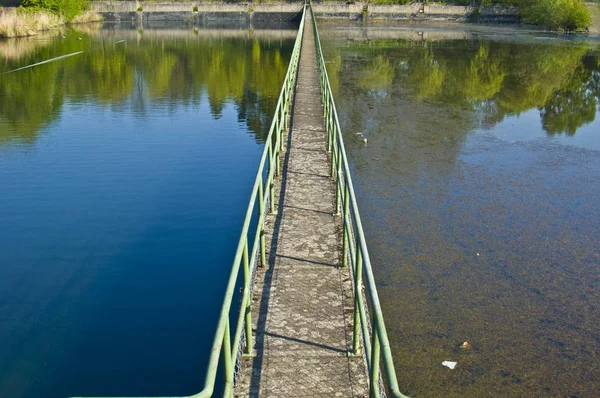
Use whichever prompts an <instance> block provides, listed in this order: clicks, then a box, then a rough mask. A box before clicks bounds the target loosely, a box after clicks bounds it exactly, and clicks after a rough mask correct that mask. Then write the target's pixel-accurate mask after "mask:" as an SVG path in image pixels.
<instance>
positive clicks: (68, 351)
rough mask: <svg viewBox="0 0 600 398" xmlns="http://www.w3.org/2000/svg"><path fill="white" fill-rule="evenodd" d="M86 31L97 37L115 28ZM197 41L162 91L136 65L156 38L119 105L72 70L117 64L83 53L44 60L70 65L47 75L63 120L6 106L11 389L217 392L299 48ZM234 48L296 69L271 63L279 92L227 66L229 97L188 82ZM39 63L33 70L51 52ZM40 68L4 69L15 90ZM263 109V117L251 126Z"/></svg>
mask: <svg viewBox="0 0 600 398" xmlns="http://www.w3.org/2000/svg"><path fill="white" fill-rule="evenodd" d="M86 40H87V41H88V42H89V43H91V44H97V43H98V42H99V41H100V40H102V34H100V35H99V36H94V37H89V38H88V37H86ZM196 40H197V41H198V42H203V44H202V45H198V46H196V47H194V46H193V45H192V46H188V45H187V44H185V42H184V40H176V39H172V40H169V44H170V45H171V47H172V48H173V49H174V50H172V53H173V54H177V57H175V56H174V59H175V61H173V62H175V64H174V66H173V64H172V63H171V62H169V65H171V67H172V68H173V69H172V70H171V72H170V73H168V74H167V79H166V80H165V81H160V82H159V83H161V84H162V86H161V87H162V89H161V90H162V91H160V90H159V91H160V93H159V94H153V91H152V90H153V89H154V90H155V92H156V85H157V84H158V83H156V82H152V81H151V79H153V78H154V77H156V79H157V80H158V76H159V74H160V73H161V71H160V70H159V67H158V66H157V67H156V68H157V69H156V70H151V71H150V73H147V72H146V73H147V76H146V77H144V75H143V73H144V70H142V68H141V67H140V66H139V65H138V64H136V62H137V60H139V59H140V58H142V57H144V56H148V57H149V58H150V59H152V53H151V52H150V51H146V48H149V49H152V48H153V47H155V46H154V44H155V43H154V42H153V41H147V42H143V41H142V42H141V43H138V44H137V47H136V46H135V43H133V42H132V43H130V47H128V49H127V50H125V56H126V59H127V61H126V63H125V64H123V65H120V66H118V68H121V69H120V70H121V71H125V72H123V73H132V76H133V85H132V86H131V89H130V90H129V89H127V87H126V89H125V90H124V95H122V96H118V97H119V98H118V99H116V100H110V101H108V102H107V101H103V93H101V90H102V87H101V84H102V83H103V81H102V79H99V80H98V79H96V80H92V82H93V83H94V84H89V85H85V89H82V90H79V92H77V93H76V94H71V93H70V92H69V89H68V86H69V85H76V84H79V83H80V80H77V81H76V80H71V79H70V77H69V76H74V75H75V73H76V70H77V69H80V70H81V69H85V68H87V67H88V66H89V65H92V67H96V66H97V65H100V66H98V67H97V68H98V69H100V68H101V67H102V65H103V63H102V62H97V61H96V60H94V61H89V62H90V63H89V64H84V61H86V60H84V59H83V58H79V59H75V57H73V59H70V60H69V61H68V62H63V63H62V64H61V63H60V62H62V61H59V64H58V65H56V64H54V65H50V64H49V65H44V66H40V67H39V68H54V69H52V70H50V72H48V75H49V77H47V78H44V79H43V80H44V82H47V81H48V79H50V80H51V83H52V84H54V85H56V87H58V88H56V87H54V86H53V88H52V90H54V91H52V93H53V95H54V96H55V97H58V96H60V101H61V102H60V104H59V106H58V107H56V108H57V109H55V111H54V113H53V114H52V115H51V117H47V118H46V116H49V115H47V112H45V110H44V109H41V108H40V109H29V110H27V111H26V112H31V113H33V114H41V115H38V116H40V118H42V119H44V118H46V119H44V120H45V121H44V122H43V123H40V127H39V128H36V129H34V133H33V138H32V134H30V133H29V132H23V128H22V125H23V124H20V122H22V121H19V120H18V115H17V113H18V112H15V111H11V112H8V111H6V112H2V111H0V138H2V137H4V138H3V139H2V140H0V397H2V398H16V397H38V398H40V397H44V398H51V397H66V396H73V395H76V396H86V395H87V396H89V395H92V396H101V395H106V396H117V395H118V396H124V395H138V396H145V395H147V396H158V395H169V396H173V395H189V394H193V393H197V392H199V391H200V390H201V389H202V387H203V382H204V377H205V372H206V363H207V359H208V354H209V352H210V345H211V344H212V338H213V334H214V332H215V328H216V319H217V316H218V312H219V310H220V308H221V304H222V299H223V293H224V288H225V283H226V279H227V278H228V276H229V271H230V267H231V262H232V260H233V255H234V252H235V248H236V246H237V241H238V238H239V233H240V229H241V225H242V221H243V217H244V215H245V212H246V207H247V204H248V199H249V196H250V191H251V188H252V184H253V180H254V176H255V173H256V170H257V167H258V161H259V159H260V154H261V153H262V148H263V144H262V139H261V138H260V137H261V136H264V135H265V134H266V132H267V131H266V128H267V127H268V124H269V123H270V120H271V108H273V105H274V103H275V101H276V99H277V94H278V88H279V87H280V85H281V83H282V79H280V78H279V76H281V77H283V74H284V73H285V67H286V66H287V60H288V59H289V54H290V53H291V46H290V44H291V41H289V40H282V41H280V40H274V41H273V42H271V41H264V40H263V41H262V42H258V41H253V40H251V39H230V40H229V41H222V40H221V41H217V43H213V44H210V43H209V44H207V41H206V40H198V39H196ZM163 42H164V40H163ZM219 45H221V46H222V47H224V48H225V49H228V48H230V47H233V48H234V49H235V51H237V52H238V53H237V54H238V58H243V59H244V60H248V59H250V58H251V56H252V51H253V48H254V49H255V48H256V46H259V48H260V49H261V50H262V52H261V54H263V55H264V56H269V54H270V56H272V57H274V58H277V59H279V60H280V62H279V63H280V64H281V66H280V68H279V69H283V72H281V70H279V69H278V70H276V71H273V70H271V72H270V73H271V74H272V79H271V80H272V81H269V84H270V86H272V87H276V88H277V89H272V88H271V87H270V86H269V87H266V86H265V85H264V84H262V83H261V80H260V79H255V78H254V77H253V75H252V74H251V69H250V68H238V69H235V68H232V67H229V66H228V65H226V64H225V63H224V61H222V59H221V60H220V62H221V63H220V66H219V64H217V68H223V70H226V71H227V76H228V79H230V81H221V82H216V83H217V86H218V87H225V88H224V92H221V93H217V94H214V92H211V91H210V87H209V88H208V89H207V86H206V85H203V84H199V83H197V82H194V81H192V80H190V81H189V83H188V84H187V85H186V84H185V83H183V84H182V82H181V74H182V73H183V74H184V75H185V71H186V70H193V71H195V72H197V73H198V74H204V75H206V74H207V73H209V70H208V69H204V70H203V69H202V67H201V66H198V64H197V63H196V64H193V62H192V61H193V60H194V57H196V59H197V58H198V57H200V58H206V57H208V58H209V59H207V60H206V61H207V64H211V63H213V64H214V63H215V62H219V60H218V59H217V55H218V54H204V53H201V51H202V49H203V48H206V46H209V47H211V46H216V47H218V46H219ZM203 46H204V47H203ZM163 48H164V43H163ZM176 50H177V51H176ZM44 51H46V52H45V53H42V54H40V55H39V58H40V60H41V59H43V57H45V56H47V50H44ZM255 51H256V50H255ZM221 54H222V53H221ZM184 55H185V56H184ZM233 55H236V54H233ZM27 57H28V58H27V59H22V60H21V63H23V64H26V63H29V62H31V61H32V58H35V54H34V55H33V56H32V55H31V54H29V53H28V55H27ZM107 57H108V56H107ZM211 57H212V58H211ZM234 58H235V57H234ZM103 61H104V65H106V64H109V65H110V64H112V65H115V61H114V60H113V59H110V58H109V59H103ZM86 62H87V61H86ZM232 62H233V61H232ZM10 63H11V65H9V66H10V67H14V66H18V64H19V60H14V59H13V60H11V61H10ZM245 63H246V61H243V60H242V62H241V64H242V66H243V65H244V64H245ZM156 64H160V63H159V62H156ZM36 68H38V67H36ZM33 69H34V68H32V69H31V70H29V71H22V72H16V73H13V74H10V75H7V76H8V77H6V76H3V77H2V78H1V79H0V92H1V91H2V90H3V89H2V85H5V88H7V87H9V85H18V84H19V83H20V82H23V83H24V84H25V85H27V82H26V81H27V80H28V79H31V76H33V75H31V74H32V73H45V70H44V71H40V72H38V71H36V72H32V71H33ZM129 69H131V72H130V71H129ZM19 73H22V74H21V75H19ZM282 73H283V74H282ZM8 79H14V80H10V81H9V80H8ZM107 79H109V78H107ZM107 81H108V82H109V83H110V80H107ZM236 82H239V83H236ZM227 84H229V86H226V85H227ZM236 84H238V85H241V86H240V87H238V86H237V85H236ZM261 84H262V85H261ZM10 87H12V86H10ZM60 87H67V88H66V89H65V90H66V91H61V90H62V89H61V88H60ZM228 87H233V89H229V88H228ZM27 89H28V90H31V91H34V92H35V91H36V90H38V91H43V90H45V89H46V88H43V89H40V88H36V87H35V86H29V87H27ZM228 90H229V91H228ZM236 90H237V91H241V92H242V93H243V96H242V97H240V96H239V95H238V93H237V92H236ZM81 91H83V93H82V92H81ZM6 92H9V93H12V95H16V94H15V93H16V92H17V91H16V90H13V91H10V90H8V89H6V91H5V92H4V93H6ZM7 95H8V94H7ZM39 95H45V94H44V93H39ZM217 97H218V98H217ZM0 98H1V99H2V100H3V101H6V100H7V99H8V98H10V97H8V96H5V97H4V98H2V97H1V95H0ZM53 98H54V97H53ZM248 98H250V100H248ZM14 100H15V101H18V100H19V99H18V98H14ZM25 102H27V101H25ZM140 102H143V104H144V106H142V107H140V105H139V104H140ZM265 104H266V105H265ZM5 105H6V103H5ZM246 108H248V109H250V111H248V109H246ZM250 113H253V115H255V116H256V118H258V119H259V120H261V121H262V123H258V124H257V123H254V124H253V123H251V122H250V116H248V115H249V114H250ZM256 118H255V119H256ZM15 119H17V120H16V121H15ZM250 125H252V126H253V127H254V128H251V127H249V126H250ZM256 126H258V128H256ZM234 306H235V305H234Z"/></svg>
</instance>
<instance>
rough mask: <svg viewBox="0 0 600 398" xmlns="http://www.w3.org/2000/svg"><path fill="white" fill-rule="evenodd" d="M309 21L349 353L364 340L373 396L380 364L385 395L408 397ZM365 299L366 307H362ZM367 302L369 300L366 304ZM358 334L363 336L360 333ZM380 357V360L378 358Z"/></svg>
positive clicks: (378, 390) (376, 391)
mask: <svg viewBox="0 0 600 398" xmlns="http://www.w3.org/2000/svg"><path fill="white" fill-rule="evenodd" d="M310 13H311V18H312V21H313V30H314V35H315V47H316V50H317V51H316V55H317V66H318V68H319V74H320V84H321V95H322V100H323V116H324V118H325V127H326V130H327V137H328V139H327V146H328V152H330V153H331V176H332V177H334V178H335V180H336V207H335V208H336V214H337V215H340V214H341V216H342V218H343V221H342V224H343V233H342V234H343V237H342V239H343V240H342V251H343V255H342V265H343V266H346V265H347V264H348V261H349V260H350V261H351V263H352V266H351V270H352V279H353V285H354V332H353V347H352V353H350V354H351V355H360V338H361V337H362V340H363V345H364V355H365V357H366V359H367V367H368V370H369V386H370V392H369V395H370V397H371V398H374V397H380V396H383V395H385V388H384V391H381V384H384V383H383V382H382V381H381V379H382V378H381V375H380V363H381V361H382V360H383V370H384V372H385V380H386V383H385V386H386V387H387V390H388V392H389V394H391V395H392V396H393V397H398V398H408V397H407V396H406V395H404V394H402V393H401V392H400V389H399V388H398V380H397V379H396V371H395V369H394V362H393V359H392V352H391V349H390V343H389V340H388V336H387V332H386V329H385V323H384V320H383V314H382V311H381V305H380V303H379V296H378V295H377V287H376V285H375V278H374V276H373V270H372V268H371V259H370V257H369V251H368V249H367V243H366V240H365V233H364V231H363V227H362V222H361V219H360V214H359V212H358V204H357V201H356V195H355V194H354V186H353V184H352V176H351V175H350V167H349V166H348V158H347V156H346V150H345V149H344V140H343V138H342V130H341V128H340V121H339V119H338V114H337V110H336V107H335V101H334V99H333V93H332V91H331V86H330V85H329V77H328V75H327V68H326V66H325V59H324V58H323V51H322V49H321V40H320V39H319V31H318V29H317V23H316V20H315V15H314V11H313V9H312V4H311V6H310ZM363 274H364V275H365V276H366V279H367V284H366V291H367V292H366V293H368V295H363V289H362V287H363V282H362V277H363ZM365 299H366V301H367V303H366V304H367V306H365ZM369 299H370V300H369ZM369 307H370V312H371V313H372V318H373V319H372V320H373V326H372V327H370V324H369V321H370V319H369ZM361 332H362V333H361ZM382 353H383V358H381V354H382Z"/></svg>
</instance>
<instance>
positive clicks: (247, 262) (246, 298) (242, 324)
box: [139, 8, 306, 398]
mask: <svg viewBox="0 0 600 398" xmlns="http://www.w3.org/2000/svg"><path fill="white" fill-rule="evenodd" d="M305 17H306V8H304V9H303V11H302V19H301V21H300V27H299V29H298V35H297V36H296V42H295V44H294V50H293V51H292V57H291V59H290V63H289V66H288V70H287V73H286V75H285V81H284V83H283V86H282V87H281V92H280V94H279V99H278V101H277V107H276V108H275V115H274V117H273V121H272V123H271V127H270V129H269V134H268V135H267V139H266V145H265V148H264V150H263V153H262V157H261V159H260V163H259V166H258V172H257V173H256V178H255V181H254V187H253V188H252V195H251V196H250V202H249V204H248V210H247V211H246V217H245V218H244V223H243V226H242V232H241V236H240V240H239V243H238V246H237V250H236V252H235V257H234V260H233V266H232V268H231V274H230V276H229V280H228V282H227V289H226V291H225V298H224V300H223V305H222V307H221V313H220V316H219V322H218V325H217V331H216V332H215V337H214V340H213V345H212V350H211V355H210V359H209V363H208V369H207V371H206V377H205V379H204V388H203V389H202V391H200V392H199V393H197V394H194V395H190V396H187V397H162V398H206V397H210V396H212V394H213V392H214V389H215V382H216V377H217V371H218V369H219V360H220V358H221V352H222V351H224V352H223V367H224V372H225V385H224V392H223V396H224V397H232V396H233V383H234V376H235V365H236V364H237V362H238V361H239V359H240V354H241V356H249V357H250V356H253V348H252V313H251V304H252V300H251V298H252V286H253V276H254V270H255V268H256V266H257V260H258V258H259V257H260V264H261V266H265V264H266V259H265V217H266V214H267V212H270V213H275V212H276V210H275V203H274V183H273V180H274V178H275V176H276V175H279V174H280V163H281V162H280V150H281V149H283V133H284V131H287V129H288V128H289V119H288V116H289V114H290V107H291V101H292V96H293V92H294V87H295V84H296V76H297V73H298V62H299V59H300V49H301V46H302V35H303V33H304V21H305ZM267 159H268V163H267ZM265 166H268V169H267V173H266V175H265V173H264V171H265ZM257 197H258V212H259V216H258V223H257V225H256V231H255V234H254V241H253V244H252V250H251V251H250V252H249V246H248V243H249V242H248V239H249V238H248V232H249V229H250V224H251V221H252V218H253V214H254V212H255V211H256V209H257ZM242 265H243V280H244V285H243V293H242V300H241V303H240V307H239V308H240V311H239V314H238V319H237V324H236V329H235V334H234V337H233V340H232V339H231V335H230V334H231V330H230V327H231V325H230V322H229V316H230V312H231V304H232V301H233V297H234V293H235V290H236V284H237V280H238V278H239V276H240V275H239V274H240V267H242ZM242 332H245V333H244V334H242ZM243 340H245V344H244V341H243ZM232 342H233V347H232ZM242 348H243V353H242V352H241V351H242ZM139 398H141V397H139Z"/></svg>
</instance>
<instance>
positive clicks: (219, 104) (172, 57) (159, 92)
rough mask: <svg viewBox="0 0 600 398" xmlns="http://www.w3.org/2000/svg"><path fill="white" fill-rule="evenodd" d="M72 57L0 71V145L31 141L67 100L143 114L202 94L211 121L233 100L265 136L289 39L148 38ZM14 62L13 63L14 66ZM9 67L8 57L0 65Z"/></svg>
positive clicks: (66, 47) (66, 46)
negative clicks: (3, 74)
mask: <svg viewBox="0 0 600 398" xmlns="http://www.w3.org/2000/svg"><path fill="white" fill-rule="evenodd" d="M93 44H94V45H95V47H93V48H92V49H89V50H87V51H85V52H84V53H82V54H81V55H79V56H77V57H76V58H73V59H68V60H65V61H61V62H57V63H50V64H47V65H42V66H39V67H34V68H31V69H26V70H23V71H19V72H16V73H14V74H10V75H6V77H4V78H3V81H2V84H0V142H2V141H7V140H11V139H12V138H19V139H22V140H25V141H31V140H33V139H34V138H35V136H36V134H37V133H38V132H39V131H40V129H41V128H43V126H44V125H46V124H48V123H51V122H52V121H53V120H55V119H56V118H57V117H58V116H59V115H60V110H61V108H62V106H63V103H64V101H65V98H68V99H69V101H71V102H75V103H82V102H88V101H95V102H97V103H99V104H103V105H110V106H113V107H117V106H119V105H122V104H124V103H126V102H127V101H131V103H132V106H133V107H134V108H135V109H136V110H137V111H139V113H140V114H144V113H147V112H151V111H152V109H153V108H152V107H153V106H156V105H161V106H163V109H171V110H172V109H174V108H175V107H176V106H178V105H180V104H184V105H190V104H199V101H200V98H201V97H202V96H203V95H204V94H205V95H207V97H208V101H209V104H210V109H211V112H212V114H213V116H214V117H215V118H219V117H220V116H221V113H222V110H223V108H224V106H225V105H226V104H227V103H230V102H231V103H234V104H235V105H236V107H237V110H238V116H239V119H240V120H241V121H245V122H246V123H247V125H248V127H249V128H250V129H251V130H252V131H253V132H254V133H256V134H257V137H258V138H259V139H264V137H265V136H266V134H267V133H268V128H269V121H270V118H271V117H272V114H273V112H274V110H275V105H276V101H277V97H278V95H279V91H280V88H281V84H282V82H283V78H284V76H285V73H286V70H287V64H288V61H289V56H290V54H291V44H292V43H287V42H284V43H283V45H281V43H280V42H279V41H277V42H276V43H271V42H269V41H266V40H239V39H212V40H194V41H184V40H148V41H142V42H141V43H139V44H138V45H131V44H130V45H125V44H114V43H110V44H106V43H104V42H102V43H93ZM82 49H83V48H82V45H81V42H78V41H72V42H67V41H64V42H61V45H60V46H53V45H49V46H48V47H45V48H43V49H41V50H39V51H37V52H35V53H32V54H29V55H28V56H27V57H25V59H20V60H19V62H18V65H17V66H20V65H24V64H25V65H26V64H30V63H34V62H38V61H39V60H40V59H50V58H52V57H56V56H57V55H61V54H65V53H69V52H74V51H80V50H82ZM15 65H16V64H15ZM15 65H13V64H11V62H6V63H5V64H4V65H3V66H1V67H0V68H1V69H4V70H9V69H11V68H13V67H16V66H15Z"/></svg>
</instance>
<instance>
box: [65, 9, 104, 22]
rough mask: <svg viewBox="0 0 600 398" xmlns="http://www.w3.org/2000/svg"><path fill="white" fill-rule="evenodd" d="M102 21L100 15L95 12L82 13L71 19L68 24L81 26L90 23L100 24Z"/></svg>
mask: <svg viewBox="0 0 600 398" xmlns="http://www.w3.org/2000/svg"><path fill="white" fill-rule="evenodd" d="M103 20H104V18H103V17H102V15H100V14H98V13H97V12H91V11H84V12H82V13H81V14H79V15H77V16H75V18H73V19H72V20H71V22H69V23H71V24H81V23H90V22H101V21H103Z"/></svg>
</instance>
